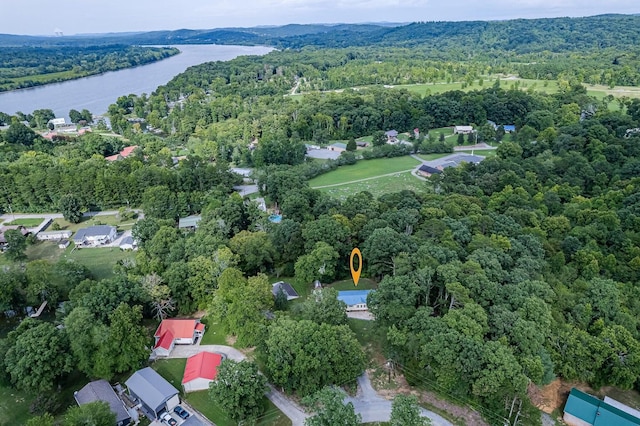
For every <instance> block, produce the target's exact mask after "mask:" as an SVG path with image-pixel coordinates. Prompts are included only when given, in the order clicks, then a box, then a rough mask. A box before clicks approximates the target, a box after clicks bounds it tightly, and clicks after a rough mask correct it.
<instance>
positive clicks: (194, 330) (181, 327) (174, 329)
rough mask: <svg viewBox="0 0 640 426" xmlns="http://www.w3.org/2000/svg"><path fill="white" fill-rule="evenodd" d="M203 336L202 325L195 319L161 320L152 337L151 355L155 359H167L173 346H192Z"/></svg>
mask: <svg viewBox="0 0 640 426" xmlns="http://www.w3.org/2000/svg"><path fill="white" fill-rule="evenodd" d="M203 334H204V324H202V323H201V322H200V320H197V319H177V318H171V319H166V320H163V321H162V322H161V323H160V325H159V326H158V329H157V330H156V333H155V334H154V337H155V339H156V343H155V345H154V346H153V354H154V355H155V356H156V357H167V356H169V354H170V353H171V351H172V350H173V347H174V346H175V345H192V344H193V343H195V341H196V340H197V339H198V338H202V335H203Z"/></svg>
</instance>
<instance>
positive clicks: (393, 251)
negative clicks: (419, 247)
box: [362, 227, 416, 276]
mask: <svg viewBox="0 0 640 426" xmlns="http://www.w3.org/2000/svg"><path fill="white" fill-rule="evenodd" d="M415 249H416V246H415V243H414V242H413V241H412V240H411V238H410V237H409V236H408V235H407V234H405V233H402V234H400V233H399V232H396V231H395V230H393V229H391V228H389V227H386V228H378V229H376V230H375V231H373V233H372V234H371V236H369V238H367V239H366V241H365V243H364V244H363V250H362V255H363V258H364V259H366V264H367V269H368V270H369V273H370V274H371V275H373V276H376V275H377V276H384V275H386V274H395V262H394V258H395V257H396V256H397V255H398V254H400V253H403V252H404V253H413V252H414V251H415Z"/></svg>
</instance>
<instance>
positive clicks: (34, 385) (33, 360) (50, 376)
mask: <svg viewBox="0 0 640 426" xmlns="http://www.w3.org/2000/svg"><path fill="white" fill-rule="evenodd" d="M4 364H5V367H6V370H7V372H8V373H9V375H10V376H11V381H12V382H13V384H15V385H16V387H18V388H20V389H25V390H30V391H47V390H50V389H52V388H53V386H54V384H55V382H56V380H58V379H60V378H61V377H62V376H64V375H65V374H66V373H69V372H70V371H71V370H72V357H71V354H70V352H69V340H68V339H67V334H66V331H65V330H58V329H57V328H56V327H54V326H53V324H51V323H48V322H44V323H40V324H37V325H35V326H33V327H32V328H29V329H28V330H26V331H24V332H22V333H21V334H20V335H19V336H18V337H17V339H16V340H15V344H14V345H13V346H12V347H10V348H9V350H8V351H7V353H6V357H5V361H4Z"/></svg>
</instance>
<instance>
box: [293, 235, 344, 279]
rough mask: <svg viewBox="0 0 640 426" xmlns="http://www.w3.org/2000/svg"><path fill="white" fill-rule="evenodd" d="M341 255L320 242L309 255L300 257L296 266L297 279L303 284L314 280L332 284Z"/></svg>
mask: <svg viewBox="0 0 640 426" xmlns="http://www.w3.org/2000/svg"><path fill="white" fill-rule="evenodd" d="M339 257H340V255H339V254H338V252H337V251H336V250H335V249H334V248H333V247H332V246H330V245H329V244H327V243H325V242H323V241H320V242H318V243H316V245H315V247H314V249H313V250H312V251H311V253H309V254H305V255H304V256H300V257H299V258H298V261H297V262H296V264H295V273H296V278H298V279H299V280H300V281H302V282H303V283H311V282H313V281H314V280H321V281H324V282H331V281H333V278H334V277H335V274H336V266H337V263H338V258H339Z"/></svg>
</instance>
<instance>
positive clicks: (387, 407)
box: [344, 373, 453, 426]
mask: <svg viewBox="0 0 640 426" xmlns="http://www.w3.org/2000/svg"><path fill="white" fill-rule="evenodd" d="M344 401H345V402H350V403H352V404H353V408H355V411H356V413H359V414H360V415H361V416H362V423H372V422H388V421H389V419H390V418H391V401H389V400H386V399H384V398H382V397H381V396H380V395H378V393H377V392H376V391H375V389H373V386H371V381H370V380H369V376H368V375H367V373H365V374H363V375H362V376H360V377H358V393H357V394H356V396H355V397H350V396H348V397H346V398H345V399H344ZM420 410H421V414H422V416H423V417H428V418H430V419H431V423H432V424H433V425H434V426H453V425H452V424H451V423H450V422H449V421H448V420H445V419H444V418H443V417H441V416H439V415H438V414H436V413H433V412H431V411H428V410H425V409H424V408H421V409H420Z"/></svg>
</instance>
